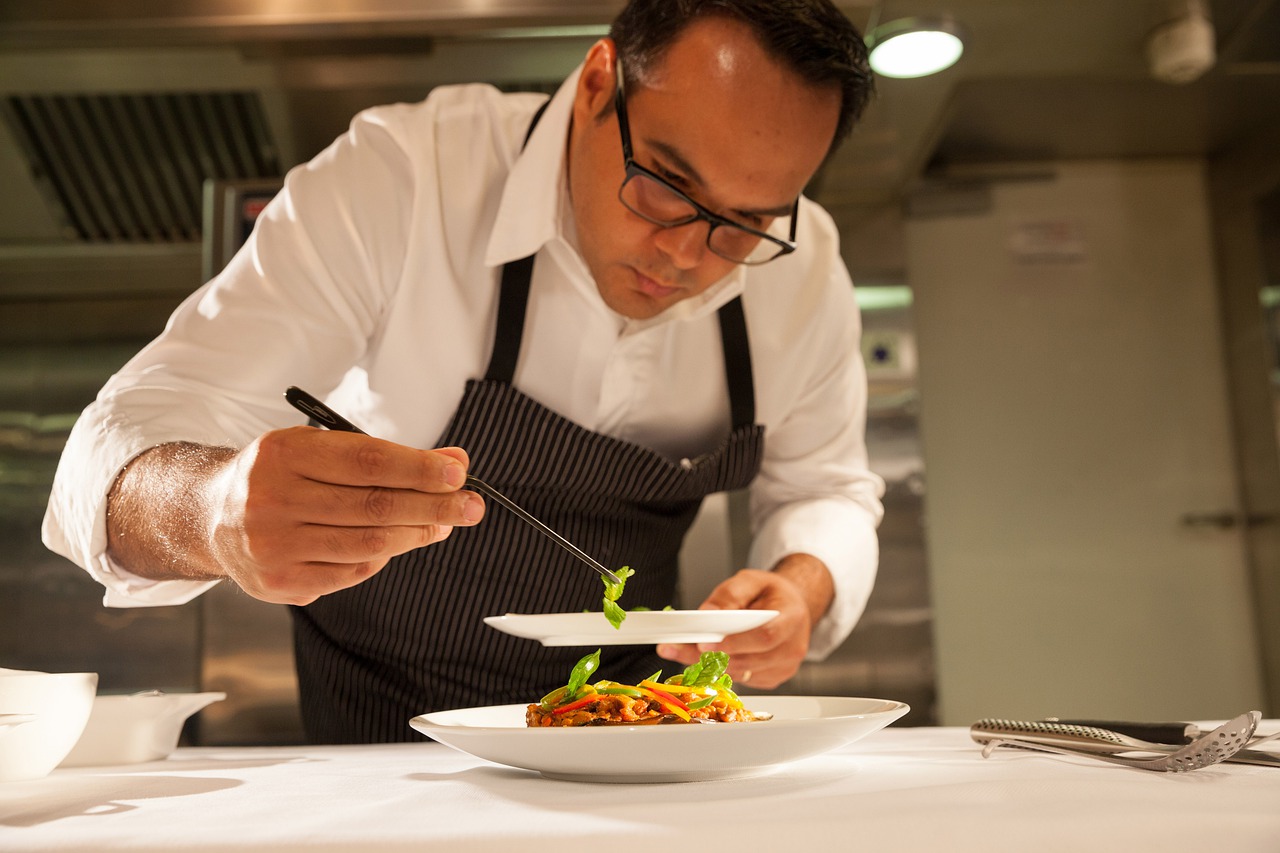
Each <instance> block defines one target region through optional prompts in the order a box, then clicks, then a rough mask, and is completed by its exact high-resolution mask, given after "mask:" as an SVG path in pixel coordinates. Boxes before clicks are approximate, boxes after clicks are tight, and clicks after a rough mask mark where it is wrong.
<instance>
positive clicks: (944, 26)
mask: <svg viewBox="0 0 1280 853" xmlns="http://www.w3.org/2000/svg"><path fill="white" fill-rule="evenodd" d="M867 48H868V50H870V52H871V68H872V69H873V70H874V71H875V72H876V73H877V74H881V75H883V76H885V77H924V76H927V75H929V74H937V73H938V72H939V71H943V70H945V69H947V68H950V67H951V66H952V65H955V64H956V61H957V60H959V59H960V55H961V54H962V53H964V31H963V29H961V27H960V25H959V24H957V23H956V22H955V21H954V20H952V19H951V18H900V19H899V20H896V21H890V22H889V23H887V24H881V25H880V26H878V27H876V28H874V29H873V30H871V31H870V33H869V34H868V35H867Z"/></svg>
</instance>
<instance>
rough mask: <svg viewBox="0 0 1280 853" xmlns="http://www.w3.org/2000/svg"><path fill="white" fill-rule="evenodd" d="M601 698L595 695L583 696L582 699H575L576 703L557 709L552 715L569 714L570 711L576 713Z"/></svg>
mask: <svg viewBox="0 0 1280 853" xmlns="http://www.w3.org/2000/svg"><path fill="white" fill-rule="evenodd" d="M599 698H600V697H599V695H597V694H595V693H590V694H588V695H586V696H583V697H582V698H581V699H575V700H574V701H572V702H570V703H569V704H568V705H561V706H560V707H559V708H556V709H555V710H554V711H552V712H551V713H553V714H567V713H568V712H569V711H576V710H578V709H579V708H582V707H585V706H587V705H590V704H591V703H592V702H594V701H596V700H597V699H599Z"/></svg>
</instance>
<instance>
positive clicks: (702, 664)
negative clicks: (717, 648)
mask: <svg viewBox="0 0 1280 853" xmlns="http://www.w3.org/2000/svg"><path fill="white" fill-rule="evenodd" d="M728 668H729V655H728V654H726V653H725V652H703V653H702V656H701V657H699V658H698V662H697V663H695V664H690V665H689V666H688V667H686V668H685V671H684V675H683V676H682V677H681V679H680V683H681V684H683V685H684V686H685V687H702V686H704V685H707V684H715V683H717V682H718V681H719V680H720V678H722V677H725V676H726V673H725V671H726V670H727V669H728Z"/></svg>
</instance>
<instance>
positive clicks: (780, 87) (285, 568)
mask: <svg viewBox="0 0 1280 853" xmlns="http://www.w3.org/2000/svg"><path fill="white" fill-rule="evenodd" d="M871 86H872V81H871V76H870V73H869V71H868V69H867V62H866V55H865V49H864V46H863V43H862V40H861V38H860V37H859V35H858V33H857V32H856V30H855V29H854V27H853V26H852V25H851V24H850V23H849V21H848V20H847V19H846V18H845V17H844V16H843V15H842V14H841V13H840V12H838V11H837V10H836V9H835V7H834V6H833V5H832V4H831V3H830V2H829V0H803V2H789V3H785V4H783V3H777V2H775V0H632V2H630V3H628V4H627V6H626V7H625V8H624V9H623V10H622V12H621V13H620V14H619V16H618V18H617V19H616V20H615V22H614V24H613V26H612V28H611V30H610V35H609V37H608V38H604V39H601V40H600V41H599V42H597V43H596V44H595V45H593V46H592V47H591V48H590V50H589V51H588V53H587V54H586V57H585V59H584V60H583V62H582V64H581V65H580V66H579V67H578V68H577V69H576V70H575V71H574V72H573V74H572V75H570V76H569V78H568V79H567V80H566V81H565V82H564V84H563V85H562V86H561V87H560V89H559V91H558V92H557V93H556V94H555V95H554V96H553V97H552V98H551V99H550V100H547V99H546V98H545V96H541V95H535V94H501V93H499V92H498V91H496V90H495V89H493V88H492V87H489V86H482V85H471V86H449V87H441V88H438V89H436V90H434V91H433V92H432V93H431V94H430V96H429V97H428V98H427V99H426V100H425V101H423V102H421V103H417V104H399V105H394V106H388V107H381V108H375V109H371V110H367V111H365V112H363V113H361V114H360V115H358V116H356V118H355V119H354V120H353V121H352V123H351V126H350V129H349V130H348V132H347V133H346V134H345V135H344V136H342V137H341V138H339V139H338V140H337V141H335V142H334V143H333V144H332V145H331V146H330V147H329V148H328V149H327V150H325V151H324V152H322V153H321V154H320V155H319V156H317V157H316V158H315V159H314V160H312V161H310V162H309V163H306V164H304V165H301V166H299V167H297V168H295V169H293V170H292V171H291V172H290V173H289V175H288V176H287V178H286V180H285V183H284V188H283V190H282V191H281V192H280V193H279V195H278V196H277V197H276V198H275V199H274V200H273V201H272V202H271V203H270V204H269V205H268V206H267V208H266V210H265V211H264V212H263V213H262V215H261V216H260V218H259V220H258V222H257V224H256V226H255V229H254V231H253V233H252V235H251V236H250V238H249V239H248V241H247V243H246V244H245V246H244V248H243V249H242V250H241V251H240V252H239V253H238V254H237V255H236V256H235V258H234V259H233V260H232V261H231V262H230V263H229V264H228V266H227V268H226V269H225V270H224V271H223V272H222V273H221V274H220V275H218V276H217V277H215V278H214V279H213V280H211V281H210V282H208V283H207V284H206V285H205V286H204V287H202V288H201V289H200V290H198V291H197V292H195V293H194V294H193V295H192V296H191V297H189V298H188V299H187V300H186V301H185V302H184V303H183V304H182V305H181V306H180V307H179V308H178V309H177V311H176V312H175V313H174V315H173V317H172V318H171V319H170V322H169V323H168V325H167V327H166V328H165V330H164V332H163V333H162V334H161V335H160V336H159V337H158V338H157V339H156V340H155V341H154V342H152V343H151V344H150V345H148V346H147V347H146V348H145V349H143V350H142V351H141V352H140V353H139V354H138V355H137V356H136V357H135V358H134V359H132V360H131V361H130V362H129V363H128V364H127V365H125V367H124V368H122V369H121V370H120V372H119V373H117V374H116V375H115V376H114V377H112V378H111V380H110V381H109V382H108V383H107V384H106V386H105V387H104V388H103V389H102V391H101V392H100V394H99V395H98V398H97V400H96V401H95V402H94V403H93V404H92V405H90V406H89V408H88V409H86V410H85V412H84V414H83V415H82V417H81V418H80V419H79V421H78V422H77V424H76V426H75V429H74V430H73V432H72V434H71V437H70V439H69V441H68V443H67V447H66V449H65V451H64V454H63V458H62V460H61V464H60V466H59V469H58V474H57V477H56V480H55V483H54V487H53V492H52V495H51V498H50V504H49V508H48V512H47V514H46V518H45V525H44V540H45V542H46V544H47V545H48V546H49V547H50V548H52V549H53V550H55V551H57V552H58V553H61V554H63V555H65V556H67V557H68V558H70V559H72V560H74V561H76V562H77V563H79V564H80V565H82V566H83V567H84V568H85V569H86V570H87V571H88V572H89V573H90V574H91V575H92V576H93V577H94V578H96V579H97V580H98V581H99V582H101V583H102V584H103V586H104V587H105V588H106V593H105V604H106V605H107V606H113V607H133V606H151V605H172V604H179V603H182V602H186V601H188V600H190V599H192V598H194V597H195V596H197V595H199V594H200V593H201V592H203V591H205V590H206V589H208V588H209V587H210V586H211V585H213V584H216V583H219V582H228V583H234V584H236V585H238V586H239V587H240V588H241V589H242V590H243V591H244V592H245V593H247V594H249V595H251V596H254V597H255V598H259V599H262V600H264V601H268V602H277V603H282V604H286V605H288V606H289V608H290V611H291V614H292V617H293V625H294V638H295V649H296V657H297V668H298V678H299V687H300V692H301V702H302V712H303V719H304V724H305V728H306V732H307V735H308V737H309V738H310V739H311V740H313V741H316V742H381V741H397V740H410V739H417V738H418V737H420V736H418V735H416V733H414V732H413V731H412V730H411V729H410V727H409V726H408V723H407V721H408V720H409V718H411V717H412V716H414V715H416V714H420V713H423V712H427V711H431V710H436V709H441V708H451V707H466V706H473V705H484V704H495V703H508V702H529V701H535V700H537V699H538V698H539V697H541V696H542V695H543V694H544V693H545V692H547V691H548V690H550V689H551V688H553V687H555V686H556V685H558V684H562V683H563V682H564V680H565V678H566V676H567V674H568V672H569V669H570V668H571V667H572V665H573V663H574V661H576V660H577V659H578V658H579V657H580V656H581V655H582V654H583V649H581V648H578V647H560V648H557V647H543V646H542V645H540V644H539V643H537V642H534V641H531V640H528V639H522V638H518V637H512V636H509V635H507V634H503V633H500V632H497V631H494V630H493V629H491V628H489V627H487V626H486V625H484V623H483V622H482V620H483V617H485V616H490V615H495V614H502V613H508V612H522V613H555V612H578V611H581V610H584V609H597V610H598V609H600V607H601V597H602V593H603V586H602V584H601V582H600V578H599V577H598V576H597V575H596V574H595V573H593V572H591V571H590V570H589V569H588V568H586V567H585V566H583V565H582V564H581V563H579V562H578V561H577V560H575V559H574V558H573V557H572V556H570V555H568V554H566V553H565V552H563V551H561V550H560V549H559V548H557V547H556V545H555V544H553V543H552V542H550V541H549V540H547V539H545V538H544V537H542V536H540V535H539V534H538V532H536V531H535V530H533V529H532V528H530V527H529V526H527V525H526V524H524V522H522V521H521V520H519V519H518V518H517V517H516V516H514V515H513V514H511V513H510V512H508V511H507V510H506V509H505V508H503V507H500V506H498V505H494V504H489V505H486V503H485V501H484V500H483V499H482V497H481V496H480V495H478V494H476V493H475V492H473V491H470V490H468V489H466V488H464V477H465V476H466V474H467V473H468V472H470V473H473V474H475V475H476V476H478V477H480V478H482V479H484V480H485V481H487V482H489V483H490V484H492V485H493V486H495V487H496V488H497V489H499V490H500V491H502V492H503V493H505V494H507V496H508V497H510V498H511V499H513V500H514V501H516V502H517V503H518V504H520V505H522V506H524V507H525V508H526V509H527V510H529V511H530V512H531V513H532V514H533V515H535V516H537V517H538V518H540V519H542V520H543V521H545V522H547V523H548V524H550V525H551V526H552V527H553V528H555V529H556V530H558V531H559V532H561V533H562V534H563V535H564V536H565V537H566V538H568V539H569V540H570V541H572V542H574V543H575V544H577V545H578V546H580V547H581V548H582V549H583V550H584V551H586V552H587V553H588V554H590V555H592V556H593V557H595V558H596V559H598V560H600V561H601V562H603V563H604V564H605V565H608V566H610V567H613V568H620V567H622V566H629V567H630V568H631V569H632V570H633V571H634V573H635V574H634V576H633V577H632V578H631V579H630V580H629V581H628V582H627V587H626V591H625V595H624V597H623V599H622V600H621V602H620V603H621V604H622V605H623V606H624V607H626V608H637V607H649V608H654V609H660V608H662V607H664V606H667V605H683V606H687V607H692V606H698V605H699V604H700V606H701V607H703V608H710V609H717V608H718V609H739V608H755V609H770V610H777V611H778V614H779V615H778V616H777V617H776V618H774V619H772V620H771V621H769V622H767V623H765V624H764V625H763V626H761V627H759V628H756V629H754V630H751V631H748V632H744V633H741V634H735V635H731V636H729V637H727V638H726V639H725V640H724V641H723V642H721V643H718V644H713V645H712V646H710V647H712V648H717V649H720V650H723V651H726V652H728V653H729V654H730V656H731V662H732V663H731V669H730V673H731V675H733V676H734V677H735V678H736V679H738V681H739V682H740V683H743V682H745V683H747V684H749V685H751V686H753V687H761V688H769V687H774V686H776V685H778V684H781V683H782V682H784V681H785V680H787V679H788V678H790V677H791V676H792V675H794V674H795V672H796V671H797V669H798V667H799V666H800V664H801V663H802V662H803V661H804V660H805V659H806V658H809V659H820V658H821V657H823V656H825V655H826V654H828V653H829V652H830V651H831V650H832V649H833V648H834V647H835V646H837V645H838V644H839V643H840V642H842V641H843V639H844V638H845V637H846V636H847V635H848V633H849V631H850V630H851V629H852V627H853V625H854V623H855V622H856V621H857V619H858V617H859V615H860V614H861V611H862V609H863V606H864V604H865V602H866V598H867V596H868V594H869V591H870V588H871V585H872V583H873V579H874V575H875V568H876V562H877V545H876V536H875V529H876V525H877V523H878V521H879V518H880V514H881V506H880V502H879V498H880V495H881V493H882V489H883V484H882V482H881V481H880V480H879V479H878V478H877V477H876V476H875V475H874V474H872V473H871V472H870V471H869V470H868V469H867V459H866V450H865V446H864V439H863V432H864V423H865V417H866V380H865V374H864V368H863V365H862V362H861V360H860V356H859V343H858V338H859V318H858V313H857V308H856V303H855V301H854V295H853V288H852V284H851V282H850V280H849V276H848V273H847V271H846V269H845V266H844V264H843V262H842V260H841V258H840V254H839V247H838V241H837V231H836V228H835V226H834V225H833V223H832V221H831V219H830V218H829V217H828V216H827V214H826V213H825V212H824V211H822V210H821V209H820V208H819V207H818V206H817V205H816V204H814V203H813V202H811V201H809V200H808V199H806V198H804V197H803V196H802V194H801V193H802V191H803V189H804V188H805V185H806V184H807V183H808V182H809V180H810V179H811V178H812V177H813V175H814V174H815V172H816V171H817V170H818V168H819V166H820V165H821V164H822V162H823V160H824V159H825V158H826V156H827V155H828V154H829V152H830V151H831V150H832V149H833V148H834V147H835V146H836V145H837V144H838V143H839V142H840V141H841V139H843V138H844V137H845V136H846V135H847V134H848V132H849V131H850V129H851V127H852V126H853V124H854V123H855V122H856V120H857V118H858V117H859V115H860V113H861V111H862V109H863V107H864V106H865V103H866V101H867V99H868V98H869V96H870V91H871ZM290 385H297V386H300V387H302V388H304V389H306V390H308V391H310V392H312V393H314V394H316V395H317V396H320V397H322V398H324V399H325V400H326V401H327V402H328V403H329V404H330V405H331V406H332V407H333V408H334V409H336V410H337V411H339V412H341V413H342V414H343V415H345V416H346V417H347V418H348V419H349V420H351V421H352V422H354V423H355V424H357V425H359V426H360V427H361V428H362V429H363V430H364V431H365V432H366V433H368V435H361V434H355V433H348V432H330V431H325V430H321V429H316V428H313V427H311V426H306V425H304V424H303V418H302V416H301V415H299V414H298V413H297V412H296V411H294V410H293V409H291V408H290V407H289V406H288V404H287V403H286V402H285V400H284V398H283V396H282V392H283V391H284V389H285V388H286V387H288V386H290ZM425 448H432V449H425ZM740 488H749V489H750V500H751V525H752V533H753V540H752V548H751V553H750V559H749V565H748V567H745V568H743V569H742V570H741V571H738V572H737V573H736V574H734V575H732V576H731V577H729V578H728V579H726V580H725V581H723V582H722V583H720V584H719V586H717V587H716V588H715V589H714V590H713V591H712V592H711V594H710V595H709V597H708V598H707V600H706V601H704V602H701V603H699V602H678V601H677V600H676V597H677V554H678V551H679V549H680V545H681V541H682V538H683V536H684V534H685V532H686V531H687V529H688V527H689V525H690V524H691V523H692V520H693V518H694V516H695V514H696V512H697V509H698V507H699V504H700V502H701V500H702V499H703V497H705V496H706V495H708V494H711V493H714V492H720V491H726V490H733V489H740ZM698 654H699V648H698V647H697V646H694V645H668V644H664V645H659V646H657V647H656V648H655V647H653V646H639V647H630V646H617V647H610V648H609V650H607V652H606V654H605V655H604V661H603V662H602V670H607V672H602V674H607V675H609V676H610V677H612V678H616V679H618V680H623V681H626V680H635V679H639V678H643V677H645V676H648V675H651V674H652V673H653V672H654V671H655V670H658V669H661V668H663V667H664V666H665V667H666V668H667V669H668V671H669V672H675V671H678V670H679V669H680V668H681V667H682V666H683V665H684V664H687V663H690V662H692V661H693V660H695V659H696V658H697V656H698Z"/></svg>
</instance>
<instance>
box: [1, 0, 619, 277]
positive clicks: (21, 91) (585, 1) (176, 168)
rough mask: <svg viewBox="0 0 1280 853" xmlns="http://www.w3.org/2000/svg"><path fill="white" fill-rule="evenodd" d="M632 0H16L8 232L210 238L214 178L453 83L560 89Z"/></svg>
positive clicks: (5, 91)
mask: <svg viewBox="0 0 1280 853" xmlns="http://www.w3.org/2000/svg"><path fill="white" fill-rule="evenodd" d="M618 5H619V4H617V3H613V2H602V1H601V0H577V2H542V1H541V0H540V1H539V2H534V0H501V1H500V2H499V1H497V0H488V2H474V0H473V1H472V2H464V0H433V2H429V3H427V2H416V1H415V2H410V0H376V2H375V1H373V0H362V2H337V0H311V2H298V1H297V0H295V2H279V3H271V2H261V0H203V2H154V0H153V2H144V0H134V2H115V3H109V4H108V3H101V2H94V0H83V2H63V3H58V4H50V3H47V2H43V0H12V2H6V3H5V4H4V6H3V11H0V49H3V53H0V81H3V82H2V83H0V181H2V182H3V183H4V185H5V186H6V188H7V191H6V195H7V196H8V197H9V198H8V201H7V202H6V204H5V205H4V207H3V209H2V210H0V246H6V247H9V248H10V249H11V248H12V247H13V246H15V245H24V246H26V247H27V249H26V251H27V254H30V252H31V251H34V249H33V248H32V247H33V246H42V247H44V248H46V249H48V248H49V247H56V246H59V245H72V246H75V245H85V244H92V245H95V246H99V247H101V246H105V245H112V244H115V245H137V244H146V245H151V246H154V245H156V244H194V243H197V242H198V241H199V239H200V222H201V217H200V205H201V185H202V183H203V182H204V181H205V180H207V179H220V180H243V179H259V178H269V177H275V176H279V175H281V174H283V172H284V171H286V170H287V169H288V168H290V167H291V166H293V165H294V164H296V163H299V162H303V161H305V160H306V159H309V158H310V157H311V156H313V155H314V154H315V153H317V152H318V151H319V150H321V149H322V148H323V147H324V146H325V145H327V144H328V143H329V142H330V141H331V140H332V139H333V138H334V137H336V136H337V135H339V134H340V133H342V132H343V130H345V128H346V126H347V123H348V122H349V121H350V118H351V116H352V115H353V114H354V113H355V112H357V111H358V110H360V109H361V108H363V107H366V106H369V105H372V104H376V103H388V102H394V101H401V100H418V99H420V98H422V97H424V96H425V95H426V94H427V92H429V91H430V89H431V88H432V87H434V86H436V85H440V84H442V83H448V82H459V81H463V80H466V81H475V80H483V81H488V82H492V83H494V84H496V85H499V86H501V87H504V88H523V89H529V88H532V89H535V90H545V91H550V90H552V89H553V87H554V86H555V85H556V84H557V83H558V82H559V80H560V79H562V78H563V76H564V75H565V73H567V71H568V70H570V69H572V68H573V67H574V65H575V64H576V63H577V62H578V61H579V60H580V58H581V56H582V55H583V53H584V51H585V49H586V46H587V45H589V44H590V42H591V41H592V40H593V39H595V38H598V37H599V36H600V34H602V33H603V32H604V31H605V27H606V25H607V22H608V20H609V19H610V18H611V17H612V15H613V14H614V12H615V11H616V8H617V6H618ZM117 251H119V250H117Z"/></svg>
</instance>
